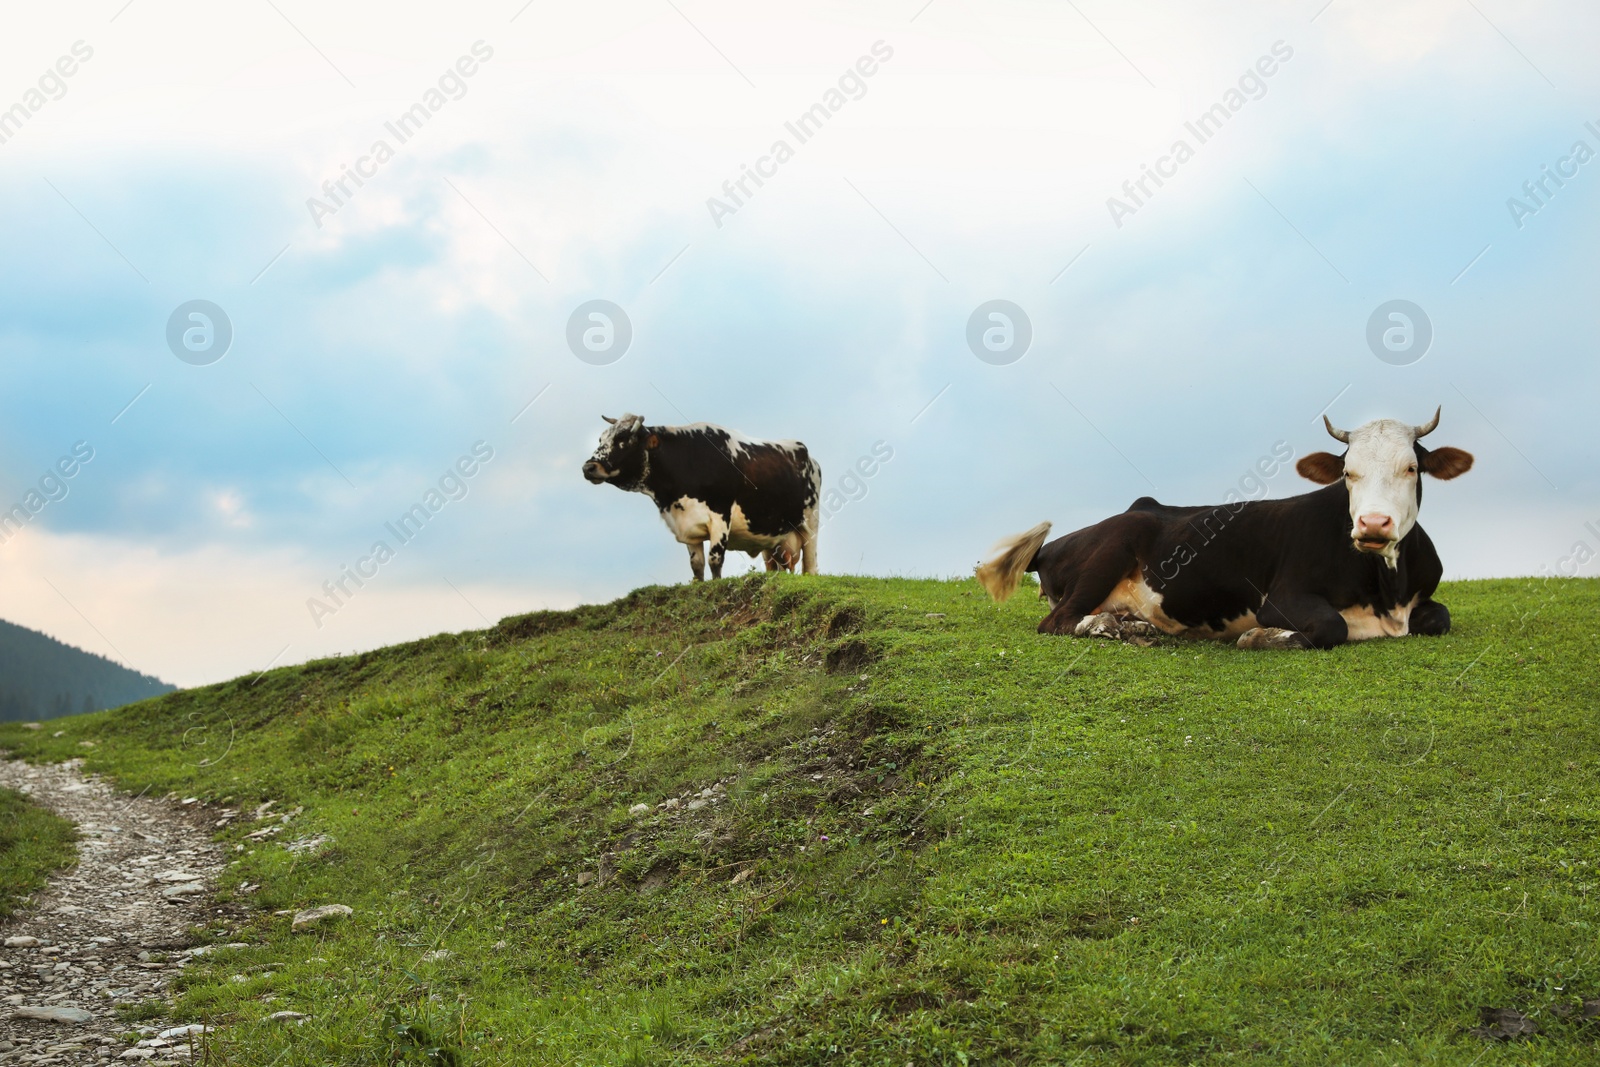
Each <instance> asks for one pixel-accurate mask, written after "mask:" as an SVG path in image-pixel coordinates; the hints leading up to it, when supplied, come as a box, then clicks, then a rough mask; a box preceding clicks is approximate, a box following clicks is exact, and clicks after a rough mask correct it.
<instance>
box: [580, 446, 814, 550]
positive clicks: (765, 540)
mask: <svg viewBox="0 0 1600 1067" xmlns="http://www.w3.org/2000/svg"><path fill="white" fill-rule="evenodd" d="M601 418H603V419H605V420H606V421H607V422H609V423H610V424H611V426H610V428H609V429H607V430H606V431H605V433H603V434H601V435H600V445H599V447H598V448H596V449H595V452H594V455H592V456H590V457H589V461H588V462H587V463H585V464H584V465H583V476H584V477H585V478H587V479H588V480H589V481H591V482H593V483H594V484H596V485H599V484H600V483H602V482H610V483H611V484H612V485H614V486H616V487H617V488H618V489H626V490H629V491H630V492H635V493H644V494H645V495H647V496H649V497H650V499H652V500H654V501H655V504H656V508H657V509H658V510H659V511H660V512H661V518H662V520H663V521H665V522H666V524H667V529H669V530H671V531H672V536H674V537H676V538H677V539H678V540H679V541H680V542H681V543H683V544H685V545H688V546H689V566H690V567H692V568H693V570H694V580H695V581H697V582H699V581H704V580H705V566H706V550H705V545H706V542H708V541H709V542H710V543H711V577H713V578H720V577H722V560H723V557H724V556H725V555H726V554H727V552H728V550H729V549H733V550H734V551H742V552H747V553H749V554H750V555H752V556H754V555H756V554H757V553H758V552H759V553H760V554H761V555H762V556H763V557H764V558H765V560H766V565H767V570H769V571H773V570H786V571H792V570H793V569H794V567H795V565H796V564H797V563H799V564H802V569H803V570H804V572H805V573H806V574H815V573H817V499H818V496H819V495H820V493H821V490H822V468H821V467H819V466H818V465H817V462H816V461H815V460H813V459H812V458H811V455H810V453H808V452H807V451H806V446H805V445H803V444H801V443H800V442H799V441H755V440H752V439H750V438H748V437H741V436H740V435H739V434H737V433H735V432H733V431H732V430H724V429H723V428H722V427H720V426H711V425H708V424H706V423H703V422H697V423H695V424H694V425H692V426H646V425H645V424H644V419H643V418H642V417H640V416H638V415H624V416H622V418H620V419H613V418H611V417H610V416H606V415H602V416H601Z"/></svg>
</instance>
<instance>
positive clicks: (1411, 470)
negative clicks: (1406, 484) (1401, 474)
mask: <svg viewBox="0 0 1600 1067" xmlns="http://www.w3.org/2000/svg"><path fill="white" fill-rule="evenodd" d="M1406 473H1407V474H1415V473H1417V465H1416V464H1415V463H1413V464H1412V465H1411V466H1409V467H1407V468H1406Z"/></svg>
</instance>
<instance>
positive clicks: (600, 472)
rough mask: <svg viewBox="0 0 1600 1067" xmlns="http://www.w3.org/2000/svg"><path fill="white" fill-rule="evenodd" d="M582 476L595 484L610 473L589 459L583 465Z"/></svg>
mask: <svg viewBox="0 0 1600 1067" xmlns="http://www.w3.org/2000/svg"><path fill="white" fill-rule="evenodd" d="M583 476H584V477H585V478H586V479H588V480H589V481H590V482H592V483H594V484H595V485H599V484H600V483H601V482H603V481H605V480H606V479H608V478H610V477H612V474H611V472H610V471H608V470H606V469H605V468H604V467H602V466H601V465H600V464H598V463H596V462H595V461H594V460H592V459H591V460H590V461H589V462H587V463H585V464H584V465H583Z"/></svg>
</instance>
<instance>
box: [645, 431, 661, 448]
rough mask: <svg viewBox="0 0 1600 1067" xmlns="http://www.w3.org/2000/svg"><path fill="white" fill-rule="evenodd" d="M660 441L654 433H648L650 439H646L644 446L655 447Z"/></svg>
mask: <svg viewBox="0 0 1600 1067" xmlns="http://www.w3.org/2000/svg"><path fill="white" fill-rule="evenodd" d="M660 443H661V438H659V437H657V436H656V435H655V434H651V435H650V440H648V441H646V442H645V443H644V447H646V448H654V447H656V445H659V444H660Z"/></svg>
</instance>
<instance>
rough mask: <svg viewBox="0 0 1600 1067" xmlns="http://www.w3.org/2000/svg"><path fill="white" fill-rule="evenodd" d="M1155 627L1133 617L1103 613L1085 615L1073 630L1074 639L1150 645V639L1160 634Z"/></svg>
mask: <svg viewBox="0 0 1600 1067" xmlns="http://www.w3.org/2000/svg"><path fill="white" fill-rule="evenodd" d="M1160 632H1161V631H1160V630H1157V629H1156V628H1155V627H1154V626H1152V625H1150V624H1149V623H1148V622H1145V621H1144V620H1143V619H1140V618H1135V617H1133V616H1131V615H1117V614H1115V613H1113V612H1109V611H1102V612H1101V613H1100V614H1098V615H1085V616H1084V617H1083V619H1082V620H1080V621H1079V623H1078V625H1077V626H1076V627H1074V628H1073V631H1072V636H1074V637H1106V638H1110V639H1111V640H1113V641H1128V642H1130V643H1134V644H1141V645H1142V644H1148V643H1149V639H1150V638H1153V637H1155V636H1157V635H1158V634H1160Z"/></svg>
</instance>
